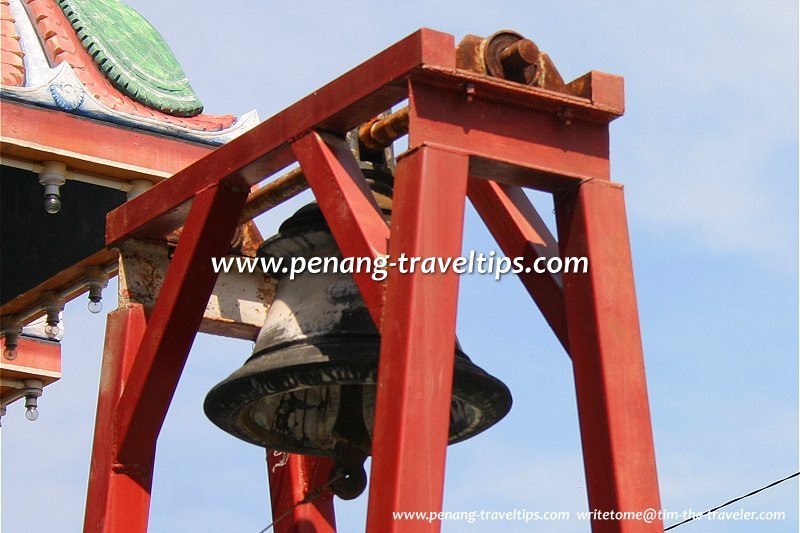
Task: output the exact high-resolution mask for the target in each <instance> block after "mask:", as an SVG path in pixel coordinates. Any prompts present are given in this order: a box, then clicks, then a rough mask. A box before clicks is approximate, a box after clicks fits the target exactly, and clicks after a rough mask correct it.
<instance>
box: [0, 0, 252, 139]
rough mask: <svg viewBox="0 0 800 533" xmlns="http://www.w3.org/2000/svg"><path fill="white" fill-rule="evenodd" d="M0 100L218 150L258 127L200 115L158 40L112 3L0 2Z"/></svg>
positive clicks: (143, 22) (241, 119)
mask: <svg viewBox="0 0 800 533" xmlns="http://www.w3.org/2000/svg"><path fill="white" fill-rule="evenodd" d="M0 16H1V17H2V18H1V19H0V30H1V31H0V39H2V57H1V58H0V67H2V68H1V69H0V74H2V85H0V95H2V96H3V97H6V98H13V99H17V100H23V101H25V102H28V103H33V104H37V105H41V106H46V107H50V108H53V109H59V110H61V111H66V112H70V113H74V114H77V115H82V116H88V117H91V118H96V119H100V120H104V121H108V122H114V123H117V124H122V125H126V126H132V127H137V128H141V129H145V130H150V131H156V132H159V133H165V134H167V135H171V136H175V137H180V138H184V139H190V140H195V141H200V142H206V143H212V144H221V143H224V142H226V141H227V140H230V139H231V138H233V137H236V136H237V135H239V134H240V133H242V132H244V131H246V130H247V129H249V128H251V127H252V126H254V125H256V124H257V123H258V117H257V115H256V113H255V111H251V112H250V113H247V114H245V115H242V116H241V117H238V118H237V117H235V116H233V115H209V114H203V113H201V111H202V104H201V103H200V100H199V99H198V98H197V96H196V95H195V94H194V92H193V91H192V89H191V87H190V85H189V82H188V80H187V79H186V75H185V74H184V73H183V70H182V69H181V67H180V65H179V64H178V62H177V60H176V59H175V56H174V55H173V54H172V52H171V51H170V49H169V47H168V46H167V44H166V43H165V42H164V40H163V38H162V37H161V35H160V34H158V32H157V31H156V30H155V29H154V28H153V27H152V26H151V25H150V23H149V22H147V21H146V20H145V19H144V18H143V17H142V16H141V15H139V14H138V13H137V12H136V11H134V10H133V9H131V8H130V7H128V6H126V5H125V4H123V3H122V2H119V1H118V0H0Z"/></svg>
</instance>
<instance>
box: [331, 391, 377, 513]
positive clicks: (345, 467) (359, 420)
mask: <svg viewBox="0 0 800 533" xmlns="http://www.w3.org/2000/svg"><path fill="white" fill-rule="evenodd" d="M339 390H340V400H339V401H340V407H339V414H338V415H337V417H336V422H335V423H334V426H333V439H334V441H335V442H336V445H335V446H334V448H333V465H334V467H333V470H331V476H330V480H329V481H330V483H331V491H333V493H334V494H335V495H337V496H338V497H340V498H341V499H343V500H352V499H354V498H357V497H358V496H359V495H360V494H361V493H362V492H364V489H365V488H366V487H367V472H366V471H365V470H364V461H366V460H367V456H368V455H369V451H370V448H371V444H372V443H371V440H372V439H371V438H370V435H369V432H368V431H367V427H366V425H365V423H364V416H363V414H362V413H363V411H362V398H363V397H364V387H363V386H361V385H341V386H340V387H339ZM337 478H338V479H337ZM334 479H335V481H334Z"/></svg>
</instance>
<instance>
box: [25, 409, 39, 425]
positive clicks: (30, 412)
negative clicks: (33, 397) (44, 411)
mask: <svg viewBox="0 0 800 533" xmlns="http://www.w3.org/2000/svg"><path fill="white" fill-rule="evenodd" d="M25 418H27V419H28V420H30V421H31V422H33V421H34V420H36V419H38V418H39V410H38V409H36V407H33V406H31V407H28V409H27V410H26V411H25Z"/></svg>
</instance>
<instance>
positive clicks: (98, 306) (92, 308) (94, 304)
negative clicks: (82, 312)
mask: <svg viewBox="0 0 800 533" xmlns="http://www.w3.org/2000/svg"><path fill="white" fill-rule="evenodd" d="M86 309H88V310H89V312H90V313H93V314H95V315H96V314H97V313H99V312H100V311H102V310H103V302H101V301H100V300H99V299H98V300H93V299H89V302H88V303H87V304H86Z"/></svg>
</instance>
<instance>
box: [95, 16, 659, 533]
mask: <svg viewBox="0 0 800 533" xmlns="http://www.w3.org/2000/svg"><path fill="white" fill-rule="evenodd" d="M580 81H581V83H580V85H581V87H583V90H582V92H581V93H580V96H575V95H570V94H562V93H555V92H552V91H547V90H543V89H537V88H531V87H526V86H522V85H518V84H515V83H511V82H506V81H503V80H497V79H492V78H487V77H484V76H480V75H477V74H474V73H470V72H466V71H462V70H457V69H456V68H455V54H454V42H453V38H452V37H451V36H449V35H446V34H442V33H438V32H434V31H431V30H420V31H418V32H417V33H415V34H413V35H411V36H409V37H408V38H406V39H404V40H403V41H401V42H400V43H398V44H396V45H394V46H392V47H391V48H389V49H387V50H386V51H384V52H382V53H381V54H379V55H377V56H375V57H374V58H372V59H370V60H368V61H367V62H365V63H364V64H362V65H361V66H359V67H357V68H356V69H354V70H353V71H351V72H350V73H348V74H346V75H344V76H342V77H340V78H338V79H337V80H335V81H334V82H332V83H331V84H329V85H327V86H325V87H323V88H322V89H320V90H319V91H317V92H315V93H314V95H312V96H309V97H307V98H305V99H303V100H301V101H300V102H298V103H297V104H295V105H293V106H291V107H290V108H288V109H287V110H285V111H283V112H282V113H279V114H278V115H276V116H275V117H273V118H271V119H269V120H267V121H265V122H264V123H262V124H261V125H259V126H257V127H256V128H254V129H253V130H251V131H250V132H248V133H245V134H244V135H242V136H241V137H239V138H237V139H235V140H233V141H231V142H230V143H229V144H227V145H225V146H223V147H221V148H219V149H217V150H215V151H214V152H212V153H210V154H209V155H208V156H206V157H204V158H203V159H202V160H200V161H198V162H197V163H195V164H193V165H190V166H189V167H187V168H186V169H184V170H182V171H181V172H179V173H178V174H176V175H175V176H174V177H173V178H171V179H169V180H167V181H165V182H163V183H162V184H159V185H158V186H156V187H154V188H153V189H152V190H151V191H148V192H146V193H144V194H142V195H141V196H140V197H138V198H136V199H134V200H132V201H131V202H128V203H127V204H125V205H124V206H122V207H120V208H119V209H117V210H115V211H114V212H112V213H110V214H109V216H108V221H107V242H108V244H109V245H114V244H117V243H119V242H120V241H122V240H124V239H127V238H131V237H137V238H160V237H163V235H164V234H165V233H167V232H169V231H172V230H174V229H176V228H177V227H180V226H184V230H183V233H182V236H181V241H180V243H179V244H178V248H177V251H176V254H175V258H174V259H173V262H172V265H171V266H170V269H169V272H168V274H167V280H166V281H165V283H164V288H163V289H162V294H161V295H160V296H159V298H158V301H157V303H156V307H155V309H154V311H153V314H152V316H151V317H150V320H149V322H148V324H147V329H146V331H145V332H144V333H143V334H142V335H143V339H144V340H143V341H142V344H141V347H139V348H138V349H136V348H135V347H133V345H129V346H128V348H127V350H128V352H126V353H127V355H130V356H131V357H132V358H133V363H132V369H131V371H130V374H129V375H130V377H129V378H128V380H127V382H126V383H125V386H124V388H123V387H122V385H121V384H120V382H121V381H124V378H125V373H124V372H119V371H116V372H115V371H114V369H113V368H110V369H106V368H104V374H103V380H104V383H106V380H109V379H110V380H113V381H114V385H113V386H112V387H110V389H105V388H104V389H101V396H100V400H101V401H100V406H99V407H98V429H97V432H96V437H95V454H94V457H93V466H92V468H93V471H92V477H91V482H90V491H89V500H88V503H87V524H88V523H89V517H92V520H96V521H98V523H101V524H102V525H100V526H99V527H97V528H90V527H88V526H87V530H90V529H91V530H93V531H106V532H110V531H125V532H134V531H139V532H141V531H144V529H145V528H146V520H147V509H146V498H142V500H141V502H142V504H141V505H135V506H134V507H132V508H130V507H127V506H126V505H123V503H122V502H121V500H119V499H118V498H113V497H108V496H105V495H104V490H103V487H104V486H106V485H105V484H107V483H108V481H107V475H108V472H109V471H110V472H112V473H113V472H115V469H117V470H119V471H120V472H121V473H122V474H124V475H127V476H134V473H135V472H140V470H137V469H143V470H141V471H143V472H145V474H146V475H139V477H140V478H141V479H140V480H139V481H140V482H139V487H140V489H143V491H144V492H148V490H147V489H149V479H150V476H151V475H152V454H153V451H154V447H155V440H156V438H157V435H158V431H159V429H160V427H161V423H162V422H163V418H164V415H165V413H166V409H167V408H168V405H169V401H170V398H171V397H172V392H173V391H174V387H175V385H176V384H177V380H178V377H179V375H180V371H181V369H182V367H183V362H184V361H185V358H186V355H187V353H188V350H189V348H190V345H191V342H192V339H193V337H194V332H195V331H196V329H197V324H198V322H199V317H200V315H201V314H202V309H203V307H204V306H205V303H206V300H207V298H208V294H209V293H210V290H211V287H212V285H213V274H212V273H210V272H209V271H208V270H207V269H205V267H204V266H203V265H206V264H210V257H212V256H213V255H215V254H221V252H222V248H223V244H224V241H225V238H227V237H229V235H230V232H231V231H232V230H233V226H234V225H235V222H236V219H237V216H238V214H239V213H240V212H241V206H242V204H243V202H244V197H245V194H246V191H247V188H248V187H249V186H250V185H252V184H254V183H256V182H258V181H261V180H262V179H264V178H265V177H268V176H269V175H271V174H272V173H274V172H276V171H278V170H280V169H281V168H283V167H285V166H287V165H289V164H290V163H292V162H293V161H295V160H297V161H299V162H300V164H301V166H302V168H303V171H304V173H305V174H306V176H307V178H308V182H309V184H310V185H311V188H312V189H313V191H314V194H315V196H316V197H317V199H318V201H319V204H320V207H321V209H322V211H323V214H324V215H325V217H326V219H327V221H328V223H329V225H330V227H331V228H332V231H333V233H334V237H335V238H336V241H337V243H338V244H339V246H340V248H341V249H342V252H343V254H344V255H346V256H371V257H375V256H376V255H378V254H385V253H387V251H388V252H391V254H392V256H394V257H397V256H398V255H399V254H401V253H405V254H406V255H407V256H440V257H455V256H458V255H460V253H461V238H462V229H463V213H464V203H465V199H466V197H467V196H469V198H470V200H471V201H472V202H473V204H474V205H475V207H476V208H477V210H478V212H479V213H480V215H481V216H482V218H483V219H484V221H485V222H486V225H487V227H488V228H489V229H490V231H491V232H492V234H493V235H494V237H495V239H496V240H497V241H498V243H499V244H500V246H501V247H502V248H503V250H504V251H505V253H507V254H509V255H514V256H520V255H521V256H525V257H529V258H535V257H551V256H555V255H557V254H560V255H562V256H566V255H571V256H573V255H574V256H586V257H588V258H589V265H590V266H589V273H588V274H571V275H564V276H563V278H560V277H556V276H537V275H527V276H523V277H522V281H523V283H524V285H525V287H526V289H527V290H528V292H529V293H530V294H531V296H532V297H533V299H534V300H535V301H536V303H537V305H538V306H539V308H540V309H541V310H542V312H543V314H544V315H545V318H546V319H547V321H548V323H549V324H550V325H551V327H552V328H553V330H554V332H555V333H556V335H557V336H558V338H559V340H560V341H561V343H562V344H563V345H564V347H565V349H566V350H567V352H568V353H569V354H570V355H571V357H572V361H573V365H574V374H575V384H576V389H577V396H578V407H579V417H580V427H581V436H582V440H583V450H584V460H585V464H586V477H587V486H588V496H589V507H590V509H597V510H600V511H612V510H613V511H644V510H646V509H648V508H653V509H659V508H660V501H659V494H658V483H657V478H656V469H655V457H654V451H653V442H652V432H651V427H650V418H649V408H648V404H647V393H646V385H645V376H644V367H643V361H642V348H641V339H640V337H639V330H638V321H637V309H636V299H635V294H634V287H633V275H632V269H631V260H630V249H629V245H628V237H627V229H626V220H625V208H624V204H623V201H622V188H621V186H620V185H618V184H614V183H611V182H610V181H609V179H610V170H609V168H610V167H609V161H608V140H609V137H608V124H609V122H610V121H611V120H613V119H614V118H616V117H618V116H619V115H621V114H622V112H623V95H622V79H621V78H619V77H616V76H611V75H608V74H603V73H599V72H591V73H589V74H587V75H586V76H584V77H583V78H581V80H580ZM404 98H408V100H409V150H408V152H406V153H405V154H404V155H402V156H401V157H400V159H399V162H398V167H397V177H396V187H395V193H394V207H393V215H392V226H391V230H389V228H388V227H387V226H386V224H385V223H384V221H383V219H382V217H381V216H380V213H379V210H378V209H377V206H376V205H375V202H374V200H373V199H372V197H371V195H370V194H369V193H368V191H367V189H366V185H365V182H364V178H363V176H362V174H361V172H360V170H359V169H358V166H357V165H356V163H355V161H354V159H353V158H352V156H351V155H350V154H349V153H348V150H347V147H346V145H345V144H344V142H343V141H342V140H341V139H342V137H343V135H344V133H345V132H346V131H347V130H349V129H351V128H353V127H355V126H357V125H358V124H361V123H363V122H365V121H366V120H368V119H369V118H371V117H373V116H375V115H377V114H378V113H380V112H381V111H383V110H384V109H386V108H388V107H390V106H392V105H394V104H396V103H398V102H400V101H401V100H403V99H404ZM323 131H325V132H327V133H324V134H323V133H320V132H323ZM522 188H533V189H538V190H542V191H546V192H549V193H552V194H553V195H554V197H555V199H556V216H557V220H558V234H559V241H558V242H556V240H555V238H554V237H553V236H552V235H550V233H549V232H548V231H547V228H546V227H545V226H544V224H543V223H542V221H541V219H540V217H539V216H538V215H537V214H536V211H535V209H534V208H533V206H532V205H531V204H530V202H529V201H528V200H527V197H526V196H525V194H524V192H523V189H522ZM190 208H191V212H190V211H189V209H190ZM187 213H189V215H188V218H187ZM212 216H213V223H212V222H211V217H212ZM221 218H222V219H224V220H221ZM190 264H191V265H192V267H191V268H190V267H189V265H190ZM196 269H199V270H200V271H196ZM356 281H357V283H358V285H359V288H360V290H361V291H362V294H363V295H364V298H365V301H366V303H367V305H368V307H369V309H370V312H371V314H372V316H373V318H374V319H375V322H376V323H377V324H378V325H379V327H380V330H381V334H382V344H381V357H380V365H379V371H378V386H377V406H376V420H375V434H374V447H373V449H374V455H373V461H372V483H371V487H372V488H371V491H370V495H369V512H368V517H367V530H368V531H369V532H372V533H378V532H381V533H383V532H387V531H395V532H399V531H438V530H439V526H440V524H439V523H438V522H436V521H434V522H427V521H395V520H393V519H392V512H393V511H438V510H440V509H441V505H442V494H443V480H444V465H445V455H446V445H447V428H448V418H449V408H450V390H451V384H452V372H453V345H454V342H455V318H456V304H457V292H458V277H457V276H456V275H454V274H444V275H435V276H433V275H422V274H421V273H417V274H406V275H401V274H399V273H398V272H396V271H392V272H390V273H389V277H388V279H387V281H386V284H385V290H384V285H382V284H380V283H377V282H375V281H373V280H372V279H371V278H369V277H368V276H361V277H356ZM198 286H199V287H201V289H199V290H198V288H197V287H198ZM187 287H192V291H188V290H187ZM206 289H207V290H206ZM189 292H191V294H189ZM178 301H180V304H181V305H180V314H178V309H177V307H176V304H177V302H178ZM112 320H116V319H112ZM434 324H435V326H433V325H434ZM109 327H110V328H111V323H110V325H109ZM138 327H140V326H135V327H134V326H131V328H133V329H135V328H138ZM167 332H169V335H170V336H171V337H172V336H174V337H175V338H170V339H169V343H168V342H167V341H168V339H167V338H166V335H165V334H166V333H167ZM111 333H112V331H111V329H109V334H111ZM129 335H130V336H135V335H134V334H129ZM115 346H116V345H115V343H114V342H113V341H111V340H109V341H108V347H107V357H109V358H110V357H111V356H110V355H109V353H112V352H114V350H116V348H115ZM134 352H135V353H134ZM112 355H113V353H112ZM156 388H157V389H158V392H159V393H158V394H155V392H156ZM109 428H112V429H109ZM114 435H117V437H116V439H115V438H114ZM107 448H109V449H110V450H111V451H110V452H109V451H108V450H107ZM312 463H314V464H312ZM318 464H319V465H322V466H320V467H318V466H317V465H318ZM287 465H289V466H288V470H286V471H285V472H284V473H283V474H281V476H282V477H280V479H279V478H278V477H276V475H270V482H271V488H272V491H273V516H276V517H277V516H279V515H280V513H284V512H286V511H287V510H291V513H290V514H289V515H288V516H289V518H287V519H285V520H282V521H281V526H280V527H281V531H285V532H287V533H288V532H290V531H304V530H316V531H330V530H332V529H333V528H334V527H335V526H334V519H333V507H332V505H327V504H320V505H317V506H315V507H314V508H308V509H306V510H302V509H303V507H309V506H308V505H304V506H300V507H296V508H294V509H293V506H294V505H296V504H297V503H298V502H300V501H303V497H302V496H301V495H302V494H307V493H308V491H313V490H314V489H315V487H319V486H320V485H319V483H320V482H321V478H319V476H317V475H315V474H314V472H315V471H318V470H319V468H322V467H325V468H327V467H329V464H327V463H326V462H324V461H322V462H315V460H310V459H305V458H300V457H297V456H291V457H290V459H289V463H287ZM270 468H272V467H270ZM282 468H286V466H284V467H282ZM134 477H135V476H134ZM112 479H113V476H112ZM287 480H288V481H287ZM309 480H311V481H309ZM123 515H126V516H129V521H128V522H126V523H124V524H123V523H122V522H116V521H114V520H111V521H108V520H106V521H105V522H102V521H101V520H100V519H101V518H102V517H103V516H105V517H106V518H108V517H119V516H123ZM132 515H136V516H132ZM109 524H117V525H118V528H117V529H115V527H116V526H112V525H109ZM592 527H593V529H594V530H595V531H613V532H623V531H624V532H634V531H637V532H638V531H660V530H661V529H662V527H663V525H662V524H661V522H660V521H659V520H655V521H653V522H652V523H650V524H647V523H645V522H643V521H612V520H606V521H595V522H593V524H592ZM304 528H306V529H304ZM314 528H316V529H314Z"/></svg>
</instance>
